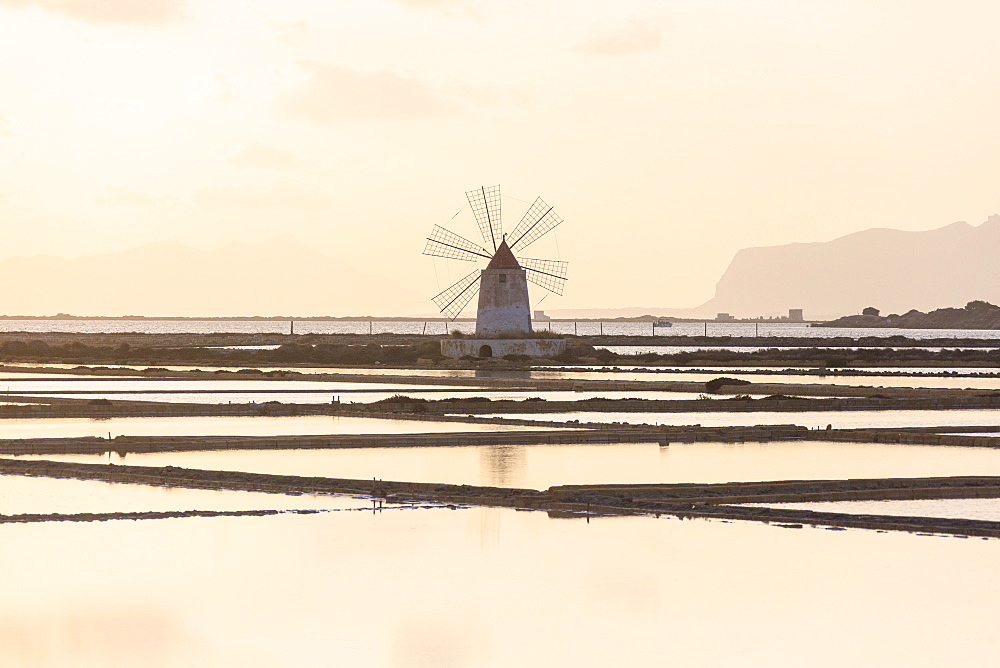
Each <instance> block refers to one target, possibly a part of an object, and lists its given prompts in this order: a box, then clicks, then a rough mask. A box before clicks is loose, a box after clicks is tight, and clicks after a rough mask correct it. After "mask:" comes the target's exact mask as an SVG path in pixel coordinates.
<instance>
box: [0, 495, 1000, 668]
mask: <svg viewBox="0 0 1000 668" xmlns="http://www.w3.org/2000/svg"><path fill="white" fill-rule="evenodd" d="M483 527H490V528H491V529H490V531H492V532H493V535H494V536H496V539H495V540H493V539H488V540H483V538H482V536H483ZM0 531H2V532H3V537H4V539H5V544H7V545H15V546H17V548H16V549H7V550H2V551H0V569H2V571H3V572H5V573H17V577H16V578H14V577H12V578H6V579H5V580H4V587H3V591H4V595H3V597H0V663H2V664H4V665H18V666H20V665H73V666H88V665H89V666H106V665H163V666H187V665H241V666H276V665H287V666H305V665H309V666H312V665H342V666H371V667H376V668H382V667H388V666H392V667H412V666H435V667H437V666H447V665H452V666H477V667H485V668H492V667H494V666H525V667H534V666H576V665H579V666H625V665H628V666H662V665H675V666H686V665H697V666H732V665H788V666H845V665H859V666H860V665H869V666H870V665H879V666H887V665H895V666H910V665H989V664H991V663H992V661H993V660H994V658H995V656H996V654H997V651H998V649H1000V638H998V636H997V634H996V633H995V629H994V627H995V619H996V617H997V615H998V614H1000V580H998V579H997V578H996V577H994V575H995V571H996V558H997V545H998V544H1000V543H998V542H997V541H979V540H957V539H951V538H947V539H945V538H928V537H922V536H914V535H908V534H878V533H875V532H870V531H844V532H830V531H823V530H818V529H801V530H789V529H782V528H777V527H773V526H766V525H758V524H743V523H722V522H704V521H678V520H671V519H666V518H664V519H659V520H656V519H651V518H611V519H598V520H595V521H592V522H591V523H590V524H586V523H584V522H583V521H566V520H550V519H548V518H547V517H546V515H545V514H543V513H519V512H515V511H511V510H499V509H497V510H493V509H472V510H460V511H451V510H431V511H415V512H405V513H380V514H376V515H371V514H365V513H332V514H322V515H313V516H287V515H282V516H277V517H262V518H240V519H228V518H220V519H191V520H165V521H158V522H115V523H102V524H89V525H65V524H49V525H7V526H3V527H0ZM862 556H863V558H861V557H862ZM956 564H960V565H961V567H960V568H959V567H956ZM843 638H850V642H842V641H841V639H843Z"/></svg>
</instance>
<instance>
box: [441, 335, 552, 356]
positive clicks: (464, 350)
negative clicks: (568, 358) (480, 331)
mask: <svg viewBox="0 0 1000 668" xmlns="http://www.w3.org/2000/svg"><path fill="white" fill-rule="evenodd" d="M565 351H566V339H441V354H442V355H444V356H445V357H450V358H452V359H459V358H462V357H506V356H507V355H524V356H526V357H544V358H548V359H551V358H553V357H555V356H557V355H559V354H561V353H563V352H565Z"/></svg>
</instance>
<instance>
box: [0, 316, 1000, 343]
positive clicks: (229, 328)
mask: <svg viewBox="0 0 1000 668" xmlns="http://www.w3.org/2000/svg"><path fill="white" fill-rule="evenodd" d="M532 326H533V328H534V329H535V331H552V332H557V333H559V334H567V335H569V334H577V335H581V336H582V335H587V336H594V335H608V336H654V335H655V336H713V337H722V336H732V337H751V336H756V337H775V338H779V337H800V338H816V339H828V338H838V337H848V338H854V339H857V338H862V337H873V338H888V337H892V336H905V337H907V338H911V339H919V340H926V339H943V338H955V339H998V340H1000V330H996V329H894V328H837V327H813V326H811V325H810V324H809V323H787V322H782V323H767V322H764V323H752V322H750V323H748V322H714V321H707V322H678V323H674V325H673V326H671V327H660V326H656V327H655V328H654V325H653V323H651V322H635V321H620V320H606V321H598V320H585V321H584V320H580V321H573V320H559V321H536V322H534V323H533V325H532ZM293 327H294V333H295V334H430V335H443V334H446V333H448V332H452V331H455V330H458V331H460V332H462V333H465V334H471V333H474V332H475V328H476V324H475V322H474V321H471V320H456V321H454V322H443V321H440V320H419V319H413V320H380V319H371V320H368V319H357V320H294V321H293V320H261V319H247V320H212V319H204V320H159V319H155V318H141V319H134V320H132V319H110V318H95V319H83V318H73V319H34V318H29V319H4V320H0V332H25V333H30V332H67V333H83V334H220V333H225V334H287V333H290V332H292V331H293Z"/></svg>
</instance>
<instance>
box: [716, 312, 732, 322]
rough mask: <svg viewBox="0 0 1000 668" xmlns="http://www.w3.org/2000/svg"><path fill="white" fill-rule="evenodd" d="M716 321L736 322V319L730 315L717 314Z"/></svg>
mask: <svg viewBox="0 0 1000 668" xmlns="http://www.w3.org/2000/svg"><path fill="white" fill-rule="evenodd" d="M715 319H716V320H718V321H719V322H732V321H733V320H736V318H734V317H733V316H731V315H729V314H728V313H717V314H716V315H715Z"/></svg>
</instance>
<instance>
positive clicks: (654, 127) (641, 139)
mask: <svg viewBox="0 0 1000 668" xmlns="http://www.w3.org/2000/svg"><path fill="white" fill-rule="evenodd" d="M997 26H1000V3H998V2H995V1H982V2H972V1H969V2H961V1H951V2H949V1H945V0H938V1H934V2H921V1H919V0H899V1H895V0H860V1H857V2H851V1H844V0H841V1H836V2H834V1H808V0H790V1H787V2H778V1H765V0H761V1H757V2H735V1H731V2H723V1H711V0H677V1H674V2H652V1H641V0H619V1H617V2H608V1H607V0H601V1H598V0H551V1H546V0H541V1H539V0H533V1H531V2H529V1H527V0H506V1H503V2H501V1H494V0H468V1H466V0H336V1H330V0H311V1H307V0H282V1H281V2H277V1H275V0H186V1H185V0H0V59H2V61H3V62H4V67H2V68H0V220H2V225H3V241H4V243H3V246H2V249H0V257H6V256H10V255H22V254H27V255H33V254H40V253H44V254H53V255H61V256H80V255H90V254H94V253H100V252H106V251H116V250H121V249H125V248H129V247H132V246H136V245H139V244H142V243H146V242H150V241H158V240H178V241H182V242H185V243H188V244H191V245H194V246H197V247H202V248H212V247H217V246H220V245H223V244H225V243H228V242H230V241H233V240H236V239H243V240H247V241H254V242H256V241H263V240H266V239H268V238H270V237H274V236H276V235H282V234H291V235H293V236H294V237H296V238H297V239H299V240H301V241H304V242H307V243H309V244H311V245H313V246H314V247H315V248H317V249H321V250H323V251H324V252H327V253H329V254H331V255H337V256H344V257H346V258H347V259H348V261H350V262H352V263H353V264H355V265H358V266H368V267H369V268H370V269H375V270H378V271H381V272H383V273H385V274H387V275H392V276H394V277H396V278H397V279H398V280H399V281H401V282H405V283H406V284H407V285H409V286H410V287H413V288H415V289H417V290H418V292H421V293H424V292H426V293H427V296H428V298H429V297H430V296H431V295H432V294H434V293H435V292H437V290H438V289H439V288H443V287H445V285H446V283H445V281H446V279H447V277H448V275H449V270H447V269H445V267H444V264H443V263H442V261H432V260H431V259H430V258H427V257H423V256H421V255H420V250H421V249H422V246H423V241H422V239H423V236H424V235H425V234H426V233H427V232H428V231H429V230H430V227H431V225H432V224H434V223H442V224H446V225H448V224H450V225H451V226H452V227H454V229H455V231H457V232H460V233H463V234H465V235H467V236H470V237H472V236H473V235H474V234H475V233H476V229H475V226H474V224H473V223H472V220H471V218H469V217H468V216H467V215H464V214H463V215H460V216H458V217H457V218H455V219H454V220H453V221H451V220H450V219H451V217H452V216H453V215H454V214H455V212H456V211H458V210H459V209H460V208H461V207H462V205H463V204H464V203H465V199H464V194H463V193H464V191H465V190H467V189H470V188H474V187H476V186H479V185H481V184H487V185H489V184H495V183H500V184H501V186H502V188H503V190H504V192H505V193H507V194H509V195H511V196H513V197H515V198H518V199H520V200H531V199H533V198H534V197H535V196H537V195H541V196H542V197H544V198H545V199H546V200H547V201H548V202H549V203H550V204H553V205H555V207H556V209H557V211H558V212H559V213H560V214H561V215H562V217H563V218H565V220H566V222H565V223H564V224H563V226H561V227H560V228H559V229H558V236H557V237H556V238H555V239H552V240H548V241H546V242H544V243H543V242H539V243H538V244H537V250H536V248H534V247H533V248H532V249H531V250H532V253H528V255H535V256H541V257H545V256H553V257H556V256H558V257H561V258H562V259H564V260H569V261H570V262H571V266H570V282H569V286H568V290H567V293H566V295H565V296H564V297H562V298H555V297H552V298H549V299H547V300H546V302H545V303H544V304H543V307H544V308H574V307H591V306H593V307H598V306H628V305H659V306H678V307H680V306H693V305H696V304H698V303H700V302H702V301H704V300H705V299H707V298H708V297H710V296H711V295H712V291H713V288H714V283H715V281H716V280H717V279H718V277H719V276H720V275H721V273H722V271H723V270H724V269H725V267H726V265H727V264H728V262H729V260H730V259H731V257H732V255H733V253H734V252H735V251H736V250H738V249H740V248H743V247H746V246H756V245H767V244H775V243H787V242H792V241H819V240H825V239H829V238H833V237H836V236H839V235H842V234H846V233H849V232H853V231H856V230H860V229H865V228H868V227H877V226H880V227H896V228H900V229H912V230H919V229H928V228H933V227H939V226H942V225H945V224H947V223H950V222H952V221H955V220H967V221H969V222H970V223H973V224H978V223H980V222H982V221H983V220H985V219H986V217H987V215H988V214H991V213H995V212H997V211H998V210H1000V191H998V187H997V186H998V183H1000V179H998V176H1000V160H998V156H1000V123H998V121H997V119H998V118H1000V85H998V84H1000V82H998V79H997V73H998V72H1000V39H998V38H997ZM503 206H504V211H505V214H506V215H505V219H506V221H507V226H508V229H510V228H512V227H513V225H514V224H515V223H516V222H517V218H518V217H519V216H520V214H521V213H522V212H523V209H524V208H526V206H527V205H526V204H522V203H521V202H519V201H517V200H515V199H505V200H504V201H503ZM463 269H465V267H464V266H463V267H459V268H458V269H451V270H450V275H451V277H452V278H458V277H459V276H460V275H462V274H463V273H465V272H464V271H463ZM435 270H436V271H435ZM427 308H428V304H419V305H415V306H414V311H424V310H427ZM374 310H377V309H374Z"/></svg>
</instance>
